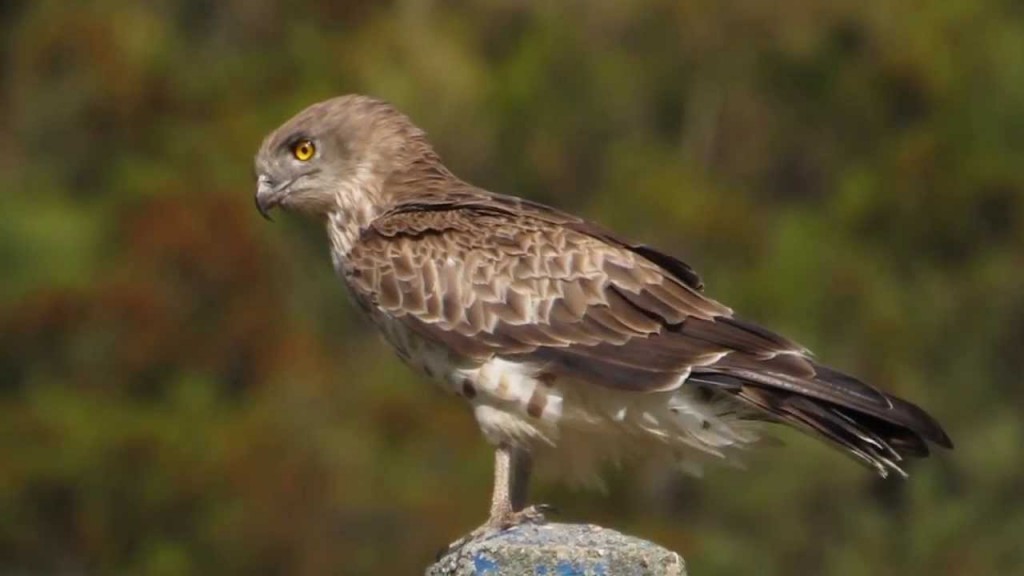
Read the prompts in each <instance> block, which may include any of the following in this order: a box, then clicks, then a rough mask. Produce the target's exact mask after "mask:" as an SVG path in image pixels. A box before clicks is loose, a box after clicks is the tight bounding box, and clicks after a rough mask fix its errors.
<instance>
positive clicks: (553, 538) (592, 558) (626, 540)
mask: <svg viewBox="0 0 1024 576" xmlns="http://www.w3.org/2000/svg"><path fill="white" fill-rule="evenodd" d="M426 573H427V576H485V575H486V576H506V575H513V574H515V575H519V574H530V575H538V576H645V575H648V574H649V575H654V574H659V575H661V574H664V575H671V576H685V574H686V566H685V564H684V563H683V559H682V558H681V557H680V556H679V555H678V554H676V553H675V552H672V551H671V550H666V549H665V548H662V547H661V546H658V545H657V544H654V543H652V542H648V541H646V540H641V539H639V538H634V537H632V536H626V535H624V534H620V533H619V532H616V531H614V530H609V529H607V528H601V527H600V526H593V525H588V524H542V525H533V524H527V525H523V526H517V527H516V528H512V529H511V530H507V531H505V532H502V533H500V534H497V535H495V536H492V537H490V538H486V539H484V540H479V541H476V542H471V543H469V544H467V545H465V546H463V547H462V548H460V549H458V550H455V551H454V552H451V553H449V554H447V555H446V556H444V557H443V558H441V559H440V560H438V562H437V563H436V564H434V565H433V566H431V567H430V568H428V569H427V572H426Z"/></svg>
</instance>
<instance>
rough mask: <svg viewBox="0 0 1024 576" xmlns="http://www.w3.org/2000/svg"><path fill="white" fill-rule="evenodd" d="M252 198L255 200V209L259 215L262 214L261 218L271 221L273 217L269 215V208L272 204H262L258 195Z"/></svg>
mask: <svg viewBox="0 0 1024 576" xmlns="http://www.w3.org/2000/svg"><path fill="white" fill-rule="evenodd" d="M253 200H255V202H256V210H258V211H259V213H260V216H263V219H264V220H266V221H268V222H273V221H274V219H273V218H271V217H270V209H271V208H273V207H272V206H264V205H263V203H262V202H260V198H259V196H257V197H255V198H254V199H253Z"/></svg>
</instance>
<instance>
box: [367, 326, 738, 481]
mask: <svg viewBox="0 0 1024 576" xmlns="http://www.w3.org/2000/svg"><path fill="white" fill-rule="evenodd" d="M377 320H378V322H377V323H378V325H379V326H380V327H381V328H382V329H383V332H384V334H385V337H386V338H387V340H388V341H389V342H390V343H391V344H392V345H393V346H394V347H395V349H396V351H397V352H398V354H399V356H401V357H402V358H403V359H404V360H405V361H406V362H407V363H408V364H410V365H411V366H412V367H413V368H415V369H417V370H419V371H422V372H424V373H426V374H427V375H428V376H430V377H431V378H432V379H433V380H434V381H435V382H436V383H438V384H439V385H440V386H441V387H442V388H443V389H444V390H445V391H447V392H449V393H454V394H456V395H459V396H461V397H463V398H464V399H466V400H467V401H468V402H469V403H470V404H471V405H472V408H473V414H474V416H475V417H476V420H477V422H478V424H479V425H480V428H481V430H482V431H483V434H484V436H485V437H486V438H487V440H488V441H489V442H491V443H492V444H495V445H497V444H500V443H512V444H517V445H522V446H526V447H528V448H529V449H530V450H531V451H533V452H534V453H535V454H537V455H538V456H540V457H542V458H544V457H545V455H546V456H548V457H554V458H557V459H558V461H559V466H558V468H560V469H562V471H563V472H566V473H567V474H568V475H569V476H572V477H575V478H577V479H581V480H584V481H589V480H592V479H593V478H592V476H593V474H594V473H595V468H596V465H597V464H599V463H600V461H602V460H613V461H614V460H620V459H624V458H629V457H637V456H639V457H654V458H659V459H663V460H667V461H674V462H676V463H677V464H679V465H681V466H682V467H683V468H684V469H686V470H688V471H691V472H692V471H698V470H699V465H700V463H701V462H704V461H707V460H709V459H710V460H725V459H726V458H727V457H728V456H729V453H730V452H731V451H732V450H730V449H733V448H739V447H742V446H743V445H746V444H749V443H751V442H754V441H756V440H757V439H758V433H757V431H756V430H755V429H754V427H753V426H752V423H751V422H748V421H744V420H740V419H738V418H736V417H735V415H734V413H733V409H734V408H735V406H733V405H731V404H728V403H724V402H722V401H714V400H712V401H708V400H706V399H704V398H703V397H701V396H700V395H699V394H698V393H697V392H696V389H695V388H693V387H689V386H687V385H686V384H685V383H684V384H683V385H682V386H681V387H680V388H679V389H677V390H672V391H668V392H648V393H644V392H630V391H623V390H615V389H611V388H607V387H603V386H598V385H595V384H591V383H587V382H578V381H573V380H570V379H555V378H552V377H551V376H550V375H546V374H544V373H543V372H542V370H541V369H540V368H539V367H536V366H530V365H527V364H524V363H519V362H513V361H509V360H506V359H503V358H499V357H494V358H492V359H490V360H488V361H486V362H484V363H482V364H480V363H467V362H466V361H463V360H460V359H454V358H453V357H452V355H451V354H450V353H449V352H448V351H447V350H445V349H443V348H441V347H439V346H437V345H434V344H432V343H430V342H426V341H424V340H422V339H420V338H419V337H417V336H416V335H415V334H413V333H411V332H410V331H409V330H407V329H406V328H405V327H404V326H403V325H402V324H401V323H399V322H395V321H393V320H391V319H384V320H381V319H377ZM695 465H696V466H695Z"/></svg>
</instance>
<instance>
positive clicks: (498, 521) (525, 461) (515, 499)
mask: <svg viewBox="0 0 1024 576" xmlns="http://www.w3.org/2000/svg"><path fill="white" fill-rule="evenodd" d="M532 470H533V460H532V458H531V457H530V453H529V452H527V451H526V450H523V449H522V448H516V447H514V446H510V445H508V444H502V445H500V446H498V448H497V449H496V450H495V451H494V491H493V492H492V493H491V513H490V515H489V516H488V518H487V521H486V522H484V523H483V525H482V526H480V527H479V528H477V529H476V530H473V531H472V532H470V533H469V534H467V535H465V536H463V537H462V538H459V539H458V540H456V541H455V542H452V543H451V544H449V545H448V547H447V548H446V549H444V550H442V551H441V552H440V553H439V554H438V557H440V556H441V555H443V554H446V553H448V552H451V551H452V550H456V549H458V548H460V547H462V546H464V545H466V544H468V543H469V542H472V541H474V540H480V539H483V538H487V537H489V536H493V535H494V534H497V533H499V532H501V531H503V530H507V529H509V528H512V527H513V526H518V525H519V524H524V523H527V522H533V523H541V522H544V512H548V511H550V510H551V507H550V506H546V505H538V506H529V507H527V506H526V497H527V494H528V493H529V485H530V472H531V471H532Z"/></svg>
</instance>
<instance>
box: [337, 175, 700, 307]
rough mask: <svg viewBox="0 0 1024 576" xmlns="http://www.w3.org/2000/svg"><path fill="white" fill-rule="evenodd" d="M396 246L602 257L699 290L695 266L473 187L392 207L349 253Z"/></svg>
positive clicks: (377, 253)
mask: <svg viewBox="0 0 1024 576" xmlns="http://www.w3.org/2000/svg"><path fill="white" fill-rule="evenodd" d="M397 251H402V252H404V253H406V254H408V255H410V256H411V255H415V254H417V253H420V254H426V253H431V254H432V256H433V257H437V256H441V255H443V256H445V257H449V258H458V257H460V255H461V254H463V253H465V252H467V251H474V252H476V256H477V257H479V258H490V259H494V260H498V261H510V260H513V259H516V258H524V257H529V258H544V257H555V256H559V257H561V258H562V259H572V258H573V256H572V255H573V254H575V255H576V257H584V256H590V257H591V258H593V259H595V260H597V263H598V264H602V265H603V263H604V262H605V260H607V261H608V262H609V263H610V264H612V265H619V266H628V267H631V268H633V269H634V271H635V273H636V274H638V275H641V276H643V275H657V276H665V277H667V278H670V279H671V280H672V281H673V282H677V283H680V284H682V285H683V286H685V287H686V288H687V289H688V290H692V291H697V292H699V291H701V290H702V289H703V282H702V281H701V278H700V276H699V275H698V274H697V272H696V271H695V270H694V269H693V268H692V267H690V266H689V265H688V264H686V263H685V262H683V261H682V260H680V259H678V258H676V257H674V256H671V255H669V254H667V253H664V252H661V251H659V250H656V249H654V248H652V247H650V246H647V245H645V244H638V243H633V242H629V241H627V240H624V239H623V238H621V237H620V236H618V235H616V234H614V233H612V232H610V231H609V230H607V229H605V228H603V227H601V226H600V225H598V224H595V223H594V222H591V221H588V220H585V219H583V218H580V217H577V216H575V215H572V214H569V213H567V212H564V211H561V210H558V209H556V208H553V207H550V206H547V205H545V204H542V203H539V202H534V201H530V200H526V199H523V198H519V197H515V196H504V195H499V194H493V193H490V192H486V191H482V190H479V189H475V188H472V187H466V188H464V189H458V188H457V189H454V190H449V191H447V192H446V193H445V194H443V195H437V196H430V195H428V196H424V197H421V198H416V199H414V200H408V201H405V202H402V203H399V204H396V205H395V206H392V207H390V208H389V209H388V210H386V211H385V212H383V213H382V214H381V215H380V216H378V217H377V218H375V219H374V220H373V221H372V222H371V223H370V225H369V226H367V227H366V229H364V230H363V232H362V234H361V235H360V237H359V239H358V241H357V243H356V245H355V246H354V248H353V251H352V254H350V258H351V259H352V260H353V261H355V262H356V263H358V261H360V260H365V264H367V265H374V264H375V263H376V264H379V263H381V262H383V261H387V260H390V257H391V256H393V255H395V254H396V252H397ZM583 259H584V260H587V258H583ZM583 264H586V262H583ZM658 281H659V282H660V280H658Z"/></svg>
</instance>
